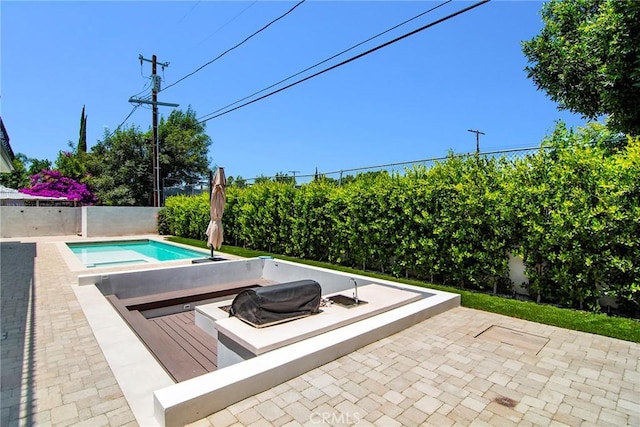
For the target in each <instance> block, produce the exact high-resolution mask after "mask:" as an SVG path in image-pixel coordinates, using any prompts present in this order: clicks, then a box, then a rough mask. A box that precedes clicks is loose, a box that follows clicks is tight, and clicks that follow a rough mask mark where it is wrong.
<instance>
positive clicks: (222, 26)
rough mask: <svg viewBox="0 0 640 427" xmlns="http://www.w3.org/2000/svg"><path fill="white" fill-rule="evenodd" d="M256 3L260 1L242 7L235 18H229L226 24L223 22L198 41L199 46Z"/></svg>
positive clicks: (256, 0) (255, 0)
mask: <svg viewBox="0 0 640 427" xmlns="http://www.w3.org/2000/svg"><path fill="white" fill-rule="evenodd" d="M256 3H258V0H254V2H253V3H251V4H250V5H249V6H247V7H245V8H244V9H242V10H241V11H240V12H239V13H237V14H236V15H235V16H234V17H233V18H231V19H229V20H228V21H227V22H225V23H224V24H222V25H221V26H220V27H218V29H216V30H214V31H213V32H212V33H211V34H209V35H208V36H207V37H205V38H204V39H202V40H201V41H200V43H198V46H199V45H201V44H202V43H204V42H206V41H207V40H209V39H210V38H211V37H213V36H214V35H215V34H217V33H218V32H219V31H220V30H222V29H223V28H224V27H226V26H227V25H229V24H230V23H232V22H233V21H235V20H236V19H238V17H239V16H240V15H242V14H243V13H245V12H246V11H247V10H249V8H251V7H252V6H253V5H255V4H256Z"/></svg>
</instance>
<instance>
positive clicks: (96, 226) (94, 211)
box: [82, 206, 160, 237]
mask: <svg viewBox="0 0 640 427" xmlns="http://www.w3.org/2000/svg"><path fill="white" fill-rule="evenodd" d="M159 210H160V208H154V207H142V206H83V207H82V236H83V237H103V236H128V235H135V234H157V233H158V211H159Z"/></svg>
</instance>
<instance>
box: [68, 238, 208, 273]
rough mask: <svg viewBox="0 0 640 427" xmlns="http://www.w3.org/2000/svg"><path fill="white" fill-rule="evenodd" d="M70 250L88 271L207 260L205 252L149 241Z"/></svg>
mask: <svg viewBox="0 0 640 427" xmlns="http://www.w3.org/2000/svg"><path fill="white" fill-rule="evenodd" d="M67 246H68V247H69V249H71V252H73V253H74V254H75V255H76V256H77V257H78V259H79V260H80V261H81V262H82V263H83V264H84V266H85V267H87V268H95V267H111V266H118V265H129V264H144V263H149V262H159V261H160V262H162V261H177V260H182V259H195V258H202V257H204V256H206V254H205V253H204V252H199V251H195V250H190V249H185V248H181V247H179V246H175V245H171V244H168V243H163V242H157V241H155V240H148V239H145V240H124V241H111V242H98V243H67Z"/></svg>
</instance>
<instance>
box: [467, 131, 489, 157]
mask: <svg viewBox="0 0 640 427" xmlns="http://www.w3.org/2000/svg"><path fill="white" fill-rule="evenodd" d="M467 131H468V132H471V133H475V134H476V154H480V135H484V134H485V133H484V132H480V131H479V130H473V129H468V130H467Z"/></svg>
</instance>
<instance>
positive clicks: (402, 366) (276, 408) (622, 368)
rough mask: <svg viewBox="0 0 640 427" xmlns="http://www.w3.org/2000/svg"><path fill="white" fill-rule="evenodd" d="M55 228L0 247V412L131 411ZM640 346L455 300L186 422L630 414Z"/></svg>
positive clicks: (64, 415) (74, 420) (53, 416)
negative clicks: (512, 336) (515, 337)
mask: <svg viewBox="0 0 640 427" xmlns="http://www.w3.org/2000/svg"><path fill="white" fill-rule="evenodd" d="M59 240H63V238H60V237H57V238H38V239H24V240H23V241H22V242H18V239H3V241H2V244H1V247H0V257H1V266H0V267H1V271H0V272H1V277H0V280H1V288H0V292H1V294H0V299H1V302H2V311H1V322H2V323H1V324H0V327H1V332H2V341H0V345H1V357H2V360H1V372H2V405H1V411H2V412H1V420H0V421H1V425H2V426H28V425H52V426H67V425H74V426H75V425H86V426H98V425H111V426H128V425H129V426H135V425H138V423H137V422H136V419H135V417H134V415H133V413H132V411H131V409H130V408H129V404H128V403H127V401H126V399H125V397H124V395H123V393H122V391H121V390H120V387H119V386H118V384H117V381H116V379H115V377H114V375H113V374H112V372H111V369H110V368H109V365H108V364H107V362H106V359H105V357H104V356H103V353H102V350H101V349H100V347H99V345H98V343H97V341H96V339H95V337H94V336H93V332H92V330H91V328H90V326H89V324H88V322H87V320H86V318H85V317H84V314H83V311H82V308H81V307H80V305H79V303H78V301H77V299H76V297H75V294H74V292H73V290H72V289H71V286H72V285H73V284H75V283H77V273H75V272H72V271H69V269H68V268H67V266H66V264H65V263H64V261H63V259H62V257H61V255H60V253H59V251H58V249H57V247H56V246H55V245H54V243H53V242H54V241H59ZM492 326H501V327H504V328H505V329H509V330H515V331H516V333H518V334H522V333H529V334H532V338H531V340H532V342H533V341H535V342H536V343H538V342H543V343H544V344H543V347H542V349H541V350H539V351H537V349H536V346H535V345H528V346H527V345H522V343H520V344H518V343H517V342H514V343H515V345H511V344H506V343H501V342H500V338H499V335H498V338H496V334H495V333H493V334H488V333H487V334H481V333H482V332H483V331H485V330H487V329H489V328H491V327H492ZM521 336H522V338H523V340H524V341H525V342H526V341H527V338H528V336H527V335H521ZM507 340H508V339H507ZM540 340H542V341H540ZM123 351H126V349H123ZM639 360H640V344H636V343H629V342H625V341H620V340H616V339H611V338H605V337H601V336H597V335H592V334H586V333H581V332H574V331H568V330H564V329H560V328H556V327H552V326H546V325H540V324H537V323H533V322H527V321H523V320H518V319H513V318H509V317H505V316H500V315H495V314H491V313H485V312H481V311H477V310H471V309H467V308H456V309H454V310H450V311H448V312H446V313H444V314H441V315H438V316H435V317H433V318H431V319H428V320H426V321H424V322H422V323H420V324H418V325H416V326H413V327H411V328H409V329H407V330H405V331H403V332H401V333H399V334H396V335H393V336H391V337H388V338H385V339H382V340H380V341H378V342H376V343H374V344H371V345H369V346H366V347H364V348H362V349H360V350H358V351H356V352H354V353H351V354H349V355H347V356H344V357H341V358H339V359H337V360H335V361H333V362H331V363H329V364H326V365H324V366H321V367H319V368H316V369H314V370H312V371H309V372H307V373H306V374H304V375H301V376H299V377H297V378H294V379H292V380H290V381H287V382H285V383H283V384H281V385H280V386H277V387H275V388H273V389H271V390H269V391H266V392H263V393H260V394H257V395H255V396H253V397H250V398H248V399H245V400H243V401H241V402H238V403H236V404H234V405H231V406H230V407H228V408H226V409H224V410H222V411H220V412H218V413H216V414H213V415H211V416H209V417H207V418H205V419H202V420H200V421H198V422H196V423H193V424H191V425H192V426H216V427H218V426H229V425H243V426H249V425H255V426H258V425H291V426H295V425H379V426H396V425H398V426H400V425H404V426H415V425H433V426H448V425H458V426H467V425H478V426H482V425H488V426H509V425H518V426H527V425H531V426H534V425H535V426H547V425H555V426H562V425H569V426H586V425H619V426H624V425H628V426H638V425H640V372H639V368H640V366H639ZM505 398H508V399H505ZM509 399H510V400H511V402H510V401H509ZM500 402H502V403H506V404H509V403H513V404H514V406H513V407H509V406H505V405H504V404H501V403H500Z"/></svg>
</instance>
